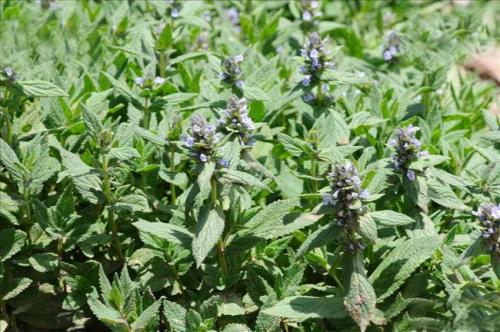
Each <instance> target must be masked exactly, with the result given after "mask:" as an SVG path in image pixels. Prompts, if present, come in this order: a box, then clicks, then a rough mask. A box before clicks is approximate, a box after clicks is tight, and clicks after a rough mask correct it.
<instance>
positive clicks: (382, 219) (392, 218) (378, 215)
mask: <svg viewBox="0 0 500 332" xmlns="http://www.w3.org/2000/svg"><path fill="white" fill-rule="evenodd" d="M370 216H371V217H372V218H373V220H375V222H377V223H378V224H379V225H382V226H388V227H394V226H405V225H409V224H412V223H414V222H415V220H414V219H412V218H410V217H408V216H407V215H406V214H402V213H398V212H395V211H391V210H383V211H374V212H370Z"/></svg>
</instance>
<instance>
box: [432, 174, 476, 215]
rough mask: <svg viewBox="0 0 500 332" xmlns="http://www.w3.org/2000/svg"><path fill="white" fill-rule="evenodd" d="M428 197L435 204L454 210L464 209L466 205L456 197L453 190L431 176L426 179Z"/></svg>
mask: <svg viewBox="0 0 500 332" xmlns="http://www.w3.org/2000/svg"><path fill="white" fill-rule="evenodd" d="M427 184H428V185H429V198H430V199H431V200H432V201H434V202H436V203H437V204H439V205H441V206H444V207H447V208H450V209H455V210H465V209H467V206H466V205H465V204H464V203H462V201H461V200H460V199H458V197H457V195H455V193H454V192H453V190H452V189H451V188H450V187H449V186H448V185H445V184H443V183H441V182H439V181H437V180H435V179H433V178H430V179H427Z"/></svg>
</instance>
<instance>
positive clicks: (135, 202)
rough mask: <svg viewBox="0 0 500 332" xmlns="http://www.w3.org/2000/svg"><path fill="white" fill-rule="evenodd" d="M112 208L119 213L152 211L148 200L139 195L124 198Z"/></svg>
mask: <svg viewBox="0 0 500 332" xmlns="http://www.w3.org/2000/svg"><path fill="white" fill-rule="evenodd" d="M112 207H113V209H115V210H116V211H118V212H128V213H133V212H149V211H151V209H150V208H149V204H148V200H147V198H146V197H144V196H142V195H138V194H129V195H125V196H122V197H120V198H119V199H118V200H117V201H116V202H114V203H113V205H112Z"/></svg>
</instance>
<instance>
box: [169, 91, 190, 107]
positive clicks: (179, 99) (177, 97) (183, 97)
mask: <svg viewBox="0 0 500 332" xmlns="http://www.w3.org/2000/svg"><path fill="white" fill-rule="evenodd" d="M197 95H198V94H197V93H187V92H177V93H172V94H170V95H167V96H165V97H163V100H164V101H165V102H167V104H169V105H178V104H182V103H183V102H186V101H188V100H191V99H193V98H194V97H196V96H197Z"/></svg>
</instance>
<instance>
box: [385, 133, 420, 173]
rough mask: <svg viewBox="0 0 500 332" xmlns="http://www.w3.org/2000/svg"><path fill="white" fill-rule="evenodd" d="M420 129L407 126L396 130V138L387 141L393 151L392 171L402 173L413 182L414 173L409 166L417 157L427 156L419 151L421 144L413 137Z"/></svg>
mask: <svg viewBox="0 0 500 332" xmlns="http://www.w3.org/2000/svg"><path fill="white" fill-rule="evenodd" d="M419 130H420V128H418V127H415V126H413V125H409V126H408V127H406V128H397V129H396V136H395V138H392V139H390V140H389V142H388V144H389V145H390V146H392V147H394V149H395V153H394V154H393V156H392V159H393V167H394V170H396V171H398V172H403V173H405V174H406V177H407V178H408V179H409V180H410V181H413V180H415V171H413V170H411V169H410V168H409V167H410V164H411V163H412V162H414V161H416V160H417V159H418V158H419V157H425V156H428V155H429V153H428V152H427V151H420V149H421V147H422V143H420V141H419V140H418V139H417V138H416V137H415V134H416V133H417V131H419Z"/></svg>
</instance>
